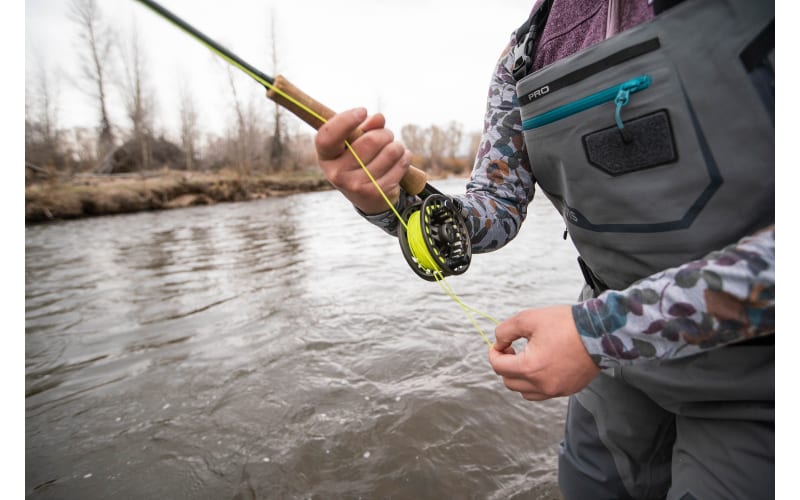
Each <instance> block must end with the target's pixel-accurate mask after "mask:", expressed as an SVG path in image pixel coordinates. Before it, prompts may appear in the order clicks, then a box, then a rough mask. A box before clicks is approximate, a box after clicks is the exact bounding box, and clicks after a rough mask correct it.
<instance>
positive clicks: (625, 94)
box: [614, 75, 652, 144]
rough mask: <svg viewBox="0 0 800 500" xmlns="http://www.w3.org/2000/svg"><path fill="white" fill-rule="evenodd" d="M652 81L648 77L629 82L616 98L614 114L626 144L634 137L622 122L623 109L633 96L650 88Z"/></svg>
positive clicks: (624, 84)
mask: <svg viewBox="0 0 800 500" xmlns="http://www.w3.org/2000/svg"><path fill="white" fill-rule="evenodd" d="M651 82H652V79H651V78H650V77H649V76H648V75H644V76H640V77H638V78H634V79H633V80H628V81H627V82H625V83H623V84H622V85H620V86H619V91H618V92H617V97H615V98H614V104H616V105H617V110H616V112H615V113H614V119H615V120H616V122H617V128H618V129H619V132H620V134H621V135H622V140H623V142H625V144H628V143H630V142H631V141H633V136H632V135H631V133H630V131H629V130H625V124H624V123H623V122H622V108H623V106H626V105H627V104H628V102H629V101H630V98H631V94H632V93H634V92H638V91H640V90H643V89H646V88H647V87H649V86H650V83H651Z"/></svg>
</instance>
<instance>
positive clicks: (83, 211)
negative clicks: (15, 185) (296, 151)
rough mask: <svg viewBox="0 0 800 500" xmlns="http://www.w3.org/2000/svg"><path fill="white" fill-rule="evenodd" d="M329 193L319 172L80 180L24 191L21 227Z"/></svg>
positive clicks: (182, 174)
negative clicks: (23, 215) (52, 221)
mask: <svg viewBox="0 0 800 500" xmlns="http://www.w3.org/2000/svg"><path fill="white" fill-rule="evenodd" d="M324 189H330V185H329V184H328V182H327V181H326V180H325V178H324V177H322V175H321V174H319V173H316V172H314V173H306V174H288V175H287V174H282V175H263V174H259V175H248V176H244V175H240V174H238V173H236V172H231V171H221V172H219V173H213V174H212V173H197V172H174V171H161V172H158V173H156V174H149V175H148V176H141V175H134V176H82V177H76V178H74V179H71V180H69V181H59V180H53V181H47V182H41V183H37V184H33V185H30V186H27V187H26V188H25V222H26V223H37V222H44V221H49V220H54V219H71V218H77V217H89V216H95V215H109V214H119V213H127V212H138V211H143V210H160V209H168V208H178V207H186V206H190V205H208V204H213V203H218V202H228V201H246V200H252V199H258V198H264V197H267V196H276V195H285V194H291V193H298V192H307V191H320V190H324Z"/></svg>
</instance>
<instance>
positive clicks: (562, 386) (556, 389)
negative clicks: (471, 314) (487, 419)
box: [489, 306, 600, 401]
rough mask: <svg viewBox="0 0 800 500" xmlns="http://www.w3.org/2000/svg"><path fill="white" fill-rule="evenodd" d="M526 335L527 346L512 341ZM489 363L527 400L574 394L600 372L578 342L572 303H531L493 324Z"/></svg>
mask: <svg viewBox="0 0 800 500" xmlns="http://www.w3.org/2000/svg"><path fill="white" fill-rule="evenodd" d="M523 337H524V338H526V339H528V343H527V344H526V345H525V349H524V350H523V351H521V352H519V353H516V352H515V351H514V348H513V347H511V343H512V342H513V341H514V340H516V339H520V338H523ZM495 338H496V341H495V343H494V345H493V346H492V347H491V348H490V349H489V363H491V365H492V368H494V371H495V373H497V374H498V375H500V376H501V377H503V382H504V383H505V385H506V387H508V388H509V389H510V390H512V391H516V392H519V393H520V394H522V397H523V398H525V399H527V400H530V401H542V400H545V399H550V398H554V397H558V396H568V395H570V394H574V393H576V392H578V391H580V390H581V389H583V388H584V387H586V386H587V385H588V384H589V382H591V381H592V379H593V378H594V377H595V376H596V375H597V374H598V373H599V372H600V369H599V368H598V367H597V365H595V364H594V362H593V361H592V359H591V358H590V357H589V354H588V353H587V352H586V348H585V347H584V346H583V342H581V339H580V335H579V334H578V330H577V328H576V327H575V322H574V321H573V319H572V308H571V307H570V306H555V307H548V308H543V309H529V310H526V311H523V312H521V313H519V314H517V315H516V316H514V317H512V318H510V319H508V320H506V321H504V322H503V323H501V324H500V325H499V326H498V327H497V328H496V329H495Z"/></svg>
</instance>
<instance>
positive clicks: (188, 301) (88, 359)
mask: <svg viewBox="0 0 800 500" xmlns="http://www.w3.org/2000/svg"><path fill="white" fill-rule="evenodd" d="M462 183H463V181H448V182H445V183H441V184H440V185H439V187H440V188H441V189H442V190H444V191H449V192H458V191H459V190H460V185H461V184H462ZM562 232H563V224H562V223H561V221H560V219H559V217H558V216H557V215H556V214H555V213H554V211H553V210H552V208H551V207H550V206H549V205H548V204H547V202H546V200H544V198H543V197H542V198H541V199H540V200H537V202H535V203H534V204H533V206H532V207H531V213H530V215H529V219H528V222H527V223H526V227H524V228H523V231H522V233H521V234H520V235H519V237H518V238H517V239H516V240H514V241H513V242H511V243H510V244H509V245H508V246H507V247H506V248H505V249H503V250H501V251H499V252H494V253H493V254H488V255H476V256H474V259H473V263H472V266H471V268H470V270H469V271H468V272H467V273H466V274H465V275H462V276H459V277H455V278H451V279H450V280H449V283H450V284H451V285H452V286H453V288H455V290H456V292H457V293H458V294H459V295H460V296H461V298H462V299H463V300H464V301H465V302H466V303H467V304H469V305H471V306H473V307H476V308H478V309H481V310H483V311H485V312H487V313H489V314H491V315H493V316H495V317H497V318H505V317H508V316H509V315H511V314H513V313H514V312H516V311H517V310H519V309H521V308H524V307H526V306H536V305H546V304H552V303H555V302H567V301H571V300H572V298H573V297H575V296H576V294H577V290H578V288H579V285H580V283H581V279H580V275H579V272H578V270H577V267H576V265H575V260H574V259H575V254H574V250H573V249H572V246H571V244H570V243H569V242H566V241H563V240H562V239H561V235H562ZM25 247H26V252H25V262H26V265H25V275H26V290H25V294H26V296H25V299H26V300H25V308H26V321H25V333H26V336H25V339H26V340H25V350H26V381H25V386H26V401H25V408H26V426H25V435H26V439H25V448H26V456H25V462H26V471H25V475H26V481H25V483H26V491H27V494H28V496H29V498H37V499H39V498H41V499H46V498H53V499H56V498H58V499H70V498H75V499H95V498H97V499H100V498H112V497H114V498H135V499H137V498H142V499H145V498H148V499H149V498H200V499H220V498H230V499H233V498H240V499H248V498H400V499H403V498H414V499H417V498H419V499H424V498H432V499H433V498H481V499H483V498H497V499H501V498H502V499H507V498H542V499H549V498H556V497H557V490H556V486H555V478H556V475H555V474H556V450H557V447H558V442H559V440H560V438H561V434H562V428H563V419H564V411H565V401H564V400H554V401H549V402H544V403H529V402H526V401H524V400H523V399H521V398H520V397H519V396H518V395H516V394H515V393H511V392H509V391H507V390H506V389H505V388H504V387H503V385H502V383H501V382H500V381H499V380H498V379H497V377H496V376H495V375H494V373H493V372H492V371H491V369H490V367H489V364H488V362H487V357H486V349H487V346H486V345H485V344H484V343H483V341H482V340H481V338H480V335H479V334H478V333H477V332H476V331H475V329H474V328H473V327H472V326H471V325H470V323H469V321H468V320H467V319H466V317H465V316H464V315H463V313H462V312H461V309H460V308H459V307H458V306H457V305H456V304H455V303H453V302H452V301H451V300H450V299H449V298H448V297H447V296H446V295H445V294H444V293H442V291H441V290H440V289H439V288H438V286H437V285H436V284H435V283H428V282H425V281H423V280H420V279H419V278H417V277H416V276H415V275H414V274H413V273H412V272H411V271H410V270H409V269H408V268H407V265H406V263H405V261H404V260H403V258H402V255H401V253H400V249H399V247H398V245H397V241H396V240H395V239H393V238H391V237H388V236H386V235H385V234H384V233H382V232H381V231H380V230H378V229H376V228H374V227H372V226H370V225H369V224H366V223H364V222H363V221H362V220H361V219H360V218H359V217H358V216H357V215H355V214H354V212H353V210H352V209H351V207H350V206H349V205H348V204H347V203H346V202H345V201H344V200H343V198H342V197H341V196H340V195H338V193H335V192H322V193H311V194H304V195H297V196H291V197H287V198H276V199H268V200H262V201H256V202H249V203H237V204H222V205H217V206H214V207H194V208H189V209H181V210H174V211H165V212H158V213H140V214H133V215H126V216H114V217H102V218H96V219H86V220H79V221H71V222H64V223H56V224H49V225H43V226H34V227H29V228H27V229H26V242H25ZM483 326H484V327H485V328H487V329H488V330H489V331H490V332H491V328H492V325H486V324H483Z"/></svg>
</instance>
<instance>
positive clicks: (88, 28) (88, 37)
mask: <svg viewBox="0 0 800 500" xmlns="http://www.w3.org/2000/svg"><path fill="white" fill-rule="evenodd" d="M69 15H70V18H71V19H72V21H73V22H75V23H76V24H77V25H78V27H79V28H80V31H79V37H80V41H81V43H82V45H83V51H82V54H81V56H82V60H81V69H82V74H83V77H84V79H85V80H86V81H87V82H88V86H87V91H88V93H89V94H90V95H92V96H93V97H94V98H96V99H97V107H98V110H99V112H100V131H99V138H98V155H99V156H100V157H103V156H105V155H106V153H108V152H109V151H111V149H112V148H113V147H114V132H113V130H112V126H111V120H110V118H109V115H108V103H107V96H108V94H107V88H106V87H107V84H108V83H107V79H108V72H109V65H110V63H109V57H110V53H111V46H112V37H111V35H110V34H109V33H108V31H107V29H106V27H105V25H104V23H103V20H102V15H101V12H100V9H99V7H98V6H97V2H96V1H95V0H71V3H70V11H69Z"/></svg>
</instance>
